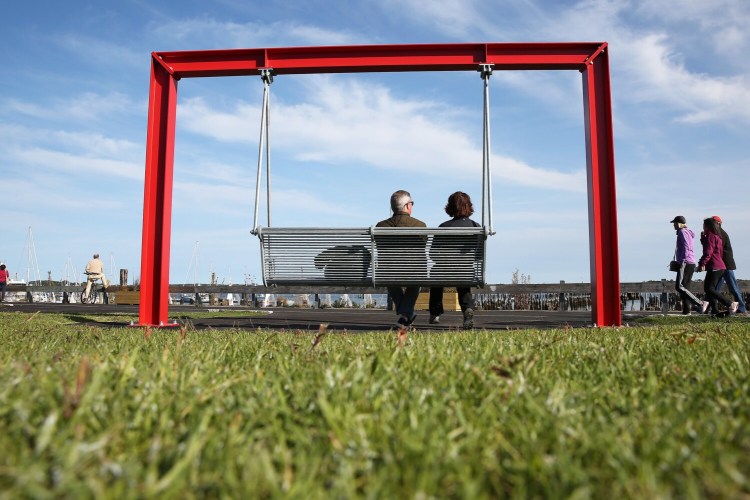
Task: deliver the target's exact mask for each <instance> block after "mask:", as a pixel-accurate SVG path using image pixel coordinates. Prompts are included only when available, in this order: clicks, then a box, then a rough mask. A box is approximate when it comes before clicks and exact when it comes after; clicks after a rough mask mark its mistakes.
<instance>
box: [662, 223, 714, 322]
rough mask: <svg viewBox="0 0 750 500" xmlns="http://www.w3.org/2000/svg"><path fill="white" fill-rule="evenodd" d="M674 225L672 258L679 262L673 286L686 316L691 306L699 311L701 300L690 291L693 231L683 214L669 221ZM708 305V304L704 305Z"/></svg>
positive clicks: (693, 269)
mask: <svg viewBox="0 0 750 500" xmlns="http://www.w3.org/2000/svg"><path fill="white" fill-rule="evenodd" d="M670 222H671V223H672V224H673V225H674V229H675V232H676V233H677V243H675V249H674V260H676V261H677V262H678V263H679V264H680V268H679V269H678V270H677V277H676V278H675V288H676V289H677V292H678V293H679V294H680V302H681V303H682V314H684V315H686V316H688V315H690V313H691V310H692V306H693V305H694V306H696V309H697V310H699V311H701V310H702V308H703V302H702V301H701V300H698V297H696V296H695V295H693V294H692V292H690V288H689V287H690V282H691V281H692V279H693V273H694V272H695V266H696V263H695V254H694V253H693V240H694V239H695V233H694V232H693V230H692V229H690V228H689V227H687V220H686V219H685V217H684V216H682V215H678V216H677V217H675V218H674V219H672V220H671V221H670ZM706 307H708V306H706Z"/></svg>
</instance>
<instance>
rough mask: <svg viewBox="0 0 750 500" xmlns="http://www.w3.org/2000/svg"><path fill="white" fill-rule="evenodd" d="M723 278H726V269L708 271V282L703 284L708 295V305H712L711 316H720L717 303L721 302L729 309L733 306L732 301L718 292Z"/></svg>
mask: <svg viewBox="0 0 750 500" xmlns="http://www.w3.org/2000/svg"><path fill="white" fill-rule="evenodd" d="M722 276H724V269H719V270H716V271H706V281H704V282H703V291H704V292H705V293H706V298H707V299H708V303H709V304H711V314H718V312H719V306H718V305H717V302H721V303H722V304H724V305H725V306H726V307H727V308H728V307H730V306H731V305H732V301H731V300H729V299H727V298H726V297H724V296H723V295H722V294H721V293H719V292H717V291H716V285H717V284H718V283H719V279H721V277H722Z"/></svg>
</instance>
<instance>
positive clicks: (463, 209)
mask: <svg viewBox="0 0 750 500" xmlns="http://www.w3.org/2000/svg"><path fill="white" fill-rule="evenodd" d="M445 213H446V214H448V215H450V216H451V217H470V216H471V214H473V213H474V205H472V204H471V198H469V195H468V194H466V193H464V192H463V191H456V192H455V193H453V194H452V195H450V196H449V197H448V204H447V205H445Z"/></svg>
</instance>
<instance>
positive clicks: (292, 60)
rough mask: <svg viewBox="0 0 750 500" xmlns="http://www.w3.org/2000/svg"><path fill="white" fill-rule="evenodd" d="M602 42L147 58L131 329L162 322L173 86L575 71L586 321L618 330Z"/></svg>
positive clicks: (617, 281)
mask: <svg viewBox="0 0 750 500" xmlns="http://www.w3.org/2000/svg"><path fill="white" fill-rule="evenodd" d="M606 49H607V44H606V43H467V44H429V45H363V46H340V47H290V48H267V49H232V50H202V51H184V52H154V53H152V62H151V92H150V96H149V116H148V137H147V142H146V182H145V187H144V197H143V198H144V200H143V247H142V254H141V303H140V315H139V321H140V324H141V325H153V326H160V325H166V324H168V317H167V315H168V312H169V311H168V303H169V296H168V295H169V294H168V286H169V250H170V237H171V222H172V178H173V165H174V134H175V116H176V109H177V81H178V80H179V79H181V78H195V77H211V76H248V75H259V70H261V69H264V68H273V70H274V72H275V73H276V74H277V75H291V74H307V73H362V72H398V71H476V70H477V69H479V65H480V64H494V68H495V70H577V71H580V72H581V73H582V74H583V94H584V112H585V113H584V121H585V130H586V160H587V174H588V198H589V251H590V260H591V295H592V320H593V322H594V323H595V324H597V325H599V326H609V325H616V326H619V325H621V324H622V314H621V311H620V275H619V256H618V249H617V204H616V199H615V159H614V140H613V130H612V103H611V95H610V82H609V60H608V55H607V50H606Z"/></svg>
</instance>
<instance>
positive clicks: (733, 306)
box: [698, 217, 738, 315]
mask: <svg viewBox="0 0 750 500" xmlns="http://www.w3.org/2000/svg"><path fill="white" fill-rule="evenodd" d="M701 244H702V245H703V255H702V256H701V258H700V260H699V261H698V272H699V273H700V272H703V271H706V279H705V280H704V281H703V291H704V292H705V293H706V298H707V299H708V303H709V305H710V306H711V314H714V315H718V314H720V312H719V308H718V305H717V302H721V303H722V304H723V305H724V306H725V307H726V308H727V312H729V313H734V312H737V306H738V303H737V302H732V301H730V300H729V299H727V298H726V297H724V296H723V295H722V294H721V293H719V292H717V291H716V285H717V284H718V283H719V279H721V277H722V276H724V272H725V271H726V269H727V266H726V265H725V264H724V259H723V258H722V255H723V253H724V242H723V241H722V240H721V233H720V232H719V225H718V223H717V222H716V221H715V220H714V219H713V218H712V217H709V218H707V219H704V220H703V232H702V233H701ZM706 309H707V307H706V304H705V303H704V304H703V311H702V312H704V313H705V312H706Z"/></svg>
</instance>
